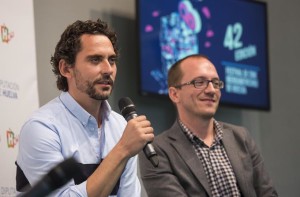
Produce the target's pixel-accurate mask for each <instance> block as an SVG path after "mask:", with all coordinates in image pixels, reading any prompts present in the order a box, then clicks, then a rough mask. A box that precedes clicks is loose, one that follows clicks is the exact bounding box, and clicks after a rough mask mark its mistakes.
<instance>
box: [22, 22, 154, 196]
mask: <svg viewBox="0 0 300 197" xmlns="http://www.w3.org/2000/svg"><path fill="white" fill-rule="evenodd" d="M117 59H118V49H117V37H116V34H115V32H113V31H112V30H110V29H109V27H108V25H107V24H106V23H105V22H103V21H101V20H97V21H91V20H88V21H76V22H75V23H73V24H71V25H69V26H68V27H67V28H66V30H65V31H64V32H63V34H62V35H61V38H60V41H59V42H58V44H57V46H56V48H55V53H54V55H53V57H51V64H52V67H53V72H54V74H55V75H56V77H57V87H58V89H59V90H61V91H62V93H61V94H60V95H59V96H58V97H57V98H55V99H53V100H52V101H50V102H49V103H47V104H46V105H44V106H43V107H41V108H40V109H38V110H37V111H36V112H34V113H33V115H32V116H31V117H30V118H29V120H28V121H27V122H26V123H25V124H24V126H23V127H22V130H21V132H20V138H19V154H18V157H17V162H16V163H17V189H19V190H20V189H22V188H24V186H25V185H29V186H33V185H34V184H35V183H36V182H37V181H38V180H40V179H41V177H42V176H43V175H45V174H47V172H48V171H49V170H50V169H51V168H53V167H54V166H56V165H57V164H59V163H61V162H62V161H64V160H66V159H68V158H70V157H73V158H75V159H76V160H77V162H78V165H79V166H80V168H81V170H82V176H80V177H74V178H73V179H72V180H71V181H69V182H68V183H67V184H66V185H64V186H63V187H61V188H59V189H57V190H56V191H55V192H53V193H52V194H51V196H109V195H113V196H140V195H141V194H140V192H141V189H140V183H139V180H138V177H137V156H136V154H137V153H138V152H139V151H140V150H142V149H143V147H144V146H145V145H146V143H147V142H149V141H152V140H153V138H154V134H153V128H152V127H151V124H150V122H149V121H148V120H147V119H146V117H145V116H138V117H136V118H134V119H131V120H130V121H128V124H127V122H126V121H125V119H124V118H123V117H122V116H121V115H120V114H118V113H116V112H114V111H112V109H111V107H110V105H109V103H108V101H107V99H108V98H109V96H110V94H111V92H112V89H113V86H114V81H115V77H116V72H117V65H116V62H117ZM26 188H28V187H26Z"/></svg>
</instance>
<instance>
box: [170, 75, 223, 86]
mask: <svg viewBox="0 0 300 197" xmlns="http://www.w3.org/2000/svg"><path fill="white" fill-rule="evenodd" d="M197 82H199V83H200V86H197V85H196V83H197ZM210 82H211V83H212V85H213V87H214V88H215V89H223V88H224V82H223V81H221V80H220V79H212V80H208V79H203V78H196V79H193V80H192V81H189V82H186V83H183V84H179V85H175V86H173V87H174V88H177V89H180V88H181V87H182V86H186V85H194V87H195V88H196V89H205V88H207V86H208V84H209V83H210ZM204 84H206V85H204ZM203 85H204V86H203Z"/></svg>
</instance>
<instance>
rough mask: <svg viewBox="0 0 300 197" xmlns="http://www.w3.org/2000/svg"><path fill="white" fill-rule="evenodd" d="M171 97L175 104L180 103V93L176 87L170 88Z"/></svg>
mask: <svg viewBox="0 0 300 197" xmlns="http://www.w3.org/2000/svg"><path fill="white" fill-rule="evenodd" d="M169 97H170V99H171V101H173V103H178V102H179V95H178V91H177V89H176V88H175V87H169Z"/></svg>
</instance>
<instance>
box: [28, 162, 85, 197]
mask: <svg viewBox="0 0 300 197" xmlns="http://www.w3.org/2000/svg"><path fill="white" fill-rule="evenodd" d="M80 172H81V171H80V168H79V166H78V165H77V163H76V161H75V159H73V158H72V157H71V158H69V159H67V160H64V161H63V162H61V163H60V164H58V165H57V166H56V167H54V168H52V169H51V170H50V172H49V173H48V174H46V175H45V176H44V177H43V178H42V179H41V180H40V181H39V182H38V183H36V184H35V185H34V186H33V187H32V188H31V189H30V190H29V191H28V192H26V193H25V194H24V195H22V197H40V196H46V195H48V194H49V193H51V192H52V191H54V190H56V189H57V188H59V187H61V186H63V185H65V184H66V183H67V182H68V181H69V180H70V179H71V178H73V175H74V174H77V173H80Z"/></svg>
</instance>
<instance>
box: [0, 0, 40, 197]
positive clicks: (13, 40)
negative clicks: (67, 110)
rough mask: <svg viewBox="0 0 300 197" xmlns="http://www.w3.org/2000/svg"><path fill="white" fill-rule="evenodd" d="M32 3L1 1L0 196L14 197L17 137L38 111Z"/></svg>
mask: <svg viewBox="0 0 300 197" xmlns="http://www.w3.org/2000/svg"><path fill="white" fill-rule="evenodd" d="M33 13H34V12H33V1H32V0H22V1H17V0H0V36H1V37H0V177H1V178H0V196H1V197H10V196H16V191H15V174H16V173H15V171H16V167H15V160H16V156H17V152H18V136H19V131H20V129H21V126H22V124H23V123H24V121H25V120H26V118H27V117H28V116H29V115H30V114H31V113H32V112H33V111H34V110H35V109H37V108H38V106H39V103H38V90H37V71H36V53H35V35H34V16H33V15H34V14H33Z"/></svg>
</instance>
